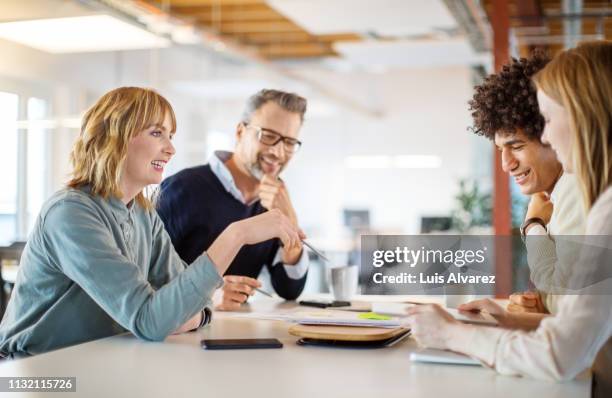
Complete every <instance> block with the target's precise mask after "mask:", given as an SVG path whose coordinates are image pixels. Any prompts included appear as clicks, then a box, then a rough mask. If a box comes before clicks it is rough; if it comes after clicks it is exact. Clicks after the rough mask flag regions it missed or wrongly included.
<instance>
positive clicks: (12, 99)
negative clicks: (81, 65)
mask: <svg viewBox="0 0 612 398" xmlns="http://www.w3.org/2000/svg"><path fill="white" fill-rule="evenodd" d="M18 116H19V97H18V96H17V94H13V93H6V92H1V91H0V139H1V140H2V148H3V149H4V150H3V151H2V152H3V153H2V156H0V170H1V172H0V187H2V188H1V189H0V244H6V243H10V242H11V241H13V240H14V239H15V236H16V233H17V149H18V148H17V118H18Z"/></svg>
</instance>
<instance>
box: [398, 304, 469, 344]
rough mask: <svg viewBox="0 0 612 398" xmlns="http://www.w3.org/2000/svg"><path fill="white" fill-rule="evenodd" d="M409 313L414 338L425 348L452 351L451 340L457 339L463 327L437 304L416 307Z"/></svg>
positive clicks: (409, 310)
mask: <svg viewBox="0 0 612 398" xmlns="http://www.w3.org/2000/svg"><path fill="white" fill-rule="evenodd" d="M407 312H408V324H409V325H410V329H411V333H412V336H414V338H415V339H416V341H417V342H418V343H419V344H420V345H422V346H425V347H431V348H439V349H442V350H446V349H450V345H449V343H450V341H451V339H453V338H454V337H456V335H457V333H459V332H460V331H459V329H460V328H461V326H462V324H461V322H459V321H457V320H456V319H455V318H453V317H452V315H450V314H449V313H448V312H446V311H444V310H443V309H442V307H440V306H439V305H437V304H423V305H415V306H412V307H409V308H408V310H407Z"/></svg>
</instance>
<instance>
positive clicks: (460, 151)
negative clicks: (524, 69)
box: [0, 40, 489, 246]
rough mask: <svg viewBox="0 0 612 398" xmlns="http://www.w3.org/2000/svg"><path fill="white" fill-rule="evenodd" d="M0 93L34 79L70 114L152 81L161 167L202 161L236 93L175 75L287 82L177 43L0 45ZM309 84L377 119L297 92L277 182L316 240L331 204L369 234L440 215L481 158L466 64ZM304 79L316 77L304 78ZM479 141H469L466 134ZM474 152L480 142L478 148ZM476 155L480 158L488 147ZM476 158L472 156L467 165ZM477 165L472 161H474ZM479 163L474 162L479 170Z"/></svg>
mask: <svg viewBox="0 0 612 398" xmlns="http://www.w3.org/2000/svg"><path fill="white" fill-rule="evenodd" d="M0 58H1V59H2V60H3V61H2V62H0V90H1V89H2V87H7V86H9V85H11V84H12V85H17V86H20V85H21V86H28V85H29V86H36V87H42V88H44V90H43V91H46V92H49V93H51V96H52V99H53V112H54V114H55V115H59V116H64V115H75V114H78V113H80V112H82V111H83V110H85V109H86V107H88V106H90V105H91V104H92V103H93V102H94V101H95V100H96V99H97V98H98V97H99V95H101V94H102V93H104V92H105V91H107V90H109V89H111V88H114V87H117V86H120V85H140V86H152V87H154V88H157V89H158V90H159V91H160V92H161V93H162V94H164V95H165V96H167V97H168V99H169V100H170V102H171V103H172V104H173V106H174V108H175V111H176V114H177V119H178V131H177V136H176V146H177V151H178V153H177V156H176V158H175V159H174V160H173V162H172V163H171V166H170V167H169V169H168V173H170V174H171V173H174V172H176V171H177V170H180V169H182V168H184V167H188V166H191V165H194V164H198V163H202V162H204V161H205V153H206V150H207V146H206V145H207V143H206V134H207V132H208V131H212V130H215V131H223V132H226V133H227V134H228V135H233V132H234V129H235V126H236V124H237V122H238V121H239V117H240V114H241V112H242V107H243V104H244V100H245V99H246V95H242V96H241V95H236V96H235V97H234V98H231V97H230V98H225V99H223V100H215V99H210V98H203V97H198V96H197V95H190V94H186V93H185V92H182V91H180V90H176V89H174V88H173V87H174V86H173V82H174V81H175V80H181V81H185V80H194V81H197V80H198V79H200V80H201V79H214V78H219V77H223V76H228V75H229V76H253V75H254V74H255V75H258V76H259V77H260V78H261V77H262V76H263V77H264V78H265V79H266V81H270V82H272V83H271V84H274V85H275V88H281V89H282V88H284V87H288V88H289V89H291V88H293V87H295V85H292V84H291V82H287V80H286V79H282V78H279V77H278V76H277V74H276V73H275V72H270V73H268V74H266V72H265V71H263V72H262V71H261V68H259V69H258V70H257V71H256V72H253V69H252V67H250V66H241V65H228V64H226V63H224V62H223V61H222V60H221V61H220V60H219V59H215V57H214V55H212V54H210V53H207V52H203V51H202V50H193V49H189V48H172V49H164V50H152V51H131V52H123V53H99V54H80V55H62V56H57V55H50V54H46V53H43V52H40V51H37V50H32V49H29V48H26V47H23V46H19V45H16V44H13V43H10V42H6V41H1V40H0ZM319 77H320V78H321V84H322V85H324V86H328V87H330V89H332V90H336V91H337V92H339V93H341V94H342V95H343V96H344V97H346V98H352V99H355V100H357V101H359V102H360V103H362V104H365V105H366V106H370V107H372V108H375V109H380V110H382V111H383V116H382V117H374V116H371V115H367V114H363V113H361V112H359V111H357V110H355V109H353V108H350V107H348V106H347V105H346V103H343V102H342V101H341V102H339V103H333V101H332V100H330V99H329V98H326V97H325V96H324V95H322V94H320V93H317V90H316V89H312V90H306V92H305V95H307V96H308V97H309V101H310V108H311V109H312V112H311V113H308V114H307V115H306V122H305V125H304V128H303V131H302V137H301V138H302V141H303V142H304V146H303V150H302V151H301V152H300V153H298V154H297V155H296V156H295V158H294V160H293V162H292V164H291V166H290V167H289V169H288V170H287V172H286V175H285V176H284V178H285V179H286V181H287V182H288V184H289V186H290V192H291V195H292V198H293V201H294V204H295V207H296V209H297V212H298V214H299V217H300V219H301V221H302V224H303V226H304V228H305V230H306V231H307V233H309V234H310V235H311V236H314V237H319V238H321V241H322V242H323V246H325V245H328V244H329V246H334V242H335V241H336V239H337V238H338V237H341V236H342V234H343V231H342V228H341V223H342V218H341V217H342V214H341V209H343V208H347V207H348V208H368V209H370V210H371V217H372V224H373V226H374V227H375V228H377V229H379V230H388V231H398V232H403V233H416V232H418V230H419V227H420V224H419V221H420V217H421V216H423V215H449V214H450V212H451V209H452V207H453V196H454V194H455V193H456V189H457V180H458V179H459V178H460V177H467V176H470V175H473V174H474V172H475V164H479V161H481V160H482V159H483V156H484V155H485V154H482V153H479V152H480V149H477V148H478V147H477V146H475V145H474V139H475V137H473V134H472V133H470V132H468V131H467V126H469V125H470V115H469V113H468V110H467V101H468V100H469V98H470V97H471V95H472V87H471V86H472V85H471V76H470V70H469V68H468V67H467V66H466V67H446V68H437V69H431V70H428V69H411V70H403V71H402V70H395V71H389V72H386V73H384V74H366V73H363V72H362V73H357V72H353V73H344V74H341V73H325V74H320V76H319ZM309 78H310V79H313V78H316V75H314V74H313V73H311V74H310V75H309ZM52 134H53V135H54V138H53V141H54V146H53V159H54V160H53V178H52V181H53V188H54V189H57V188H58V187H59V186H61V183H62V182H63V181H64V180H65V179H66V176H67V172H68V166H67V157H68V153H69V150H70V147H71V144H72V140H73V139H74V137H75V135H76V130H74V129H73V130H69V129H63V130H59V131H55V132H53V133H52ZM476 140H477V141H478V142H479V144H478V145H481V146H482V145H483V144H482V139H481V138H476ZM480 148H482V147H480ZM475 152H476V153H475ZM381 154H382V155H404V154H425V155H438V156H440V157H441V158H442V167H441V168H440V169H433V170H407V169H404V170H398V169H387V170H350V169H347V168H345V166H344V158H345V157H346V156H348V155H381ZM486 156H489V155H488V153H487V154H486ZM475 159H476V162H475ZM480 164H482V162H480ZM488 164H489V163H487V166H486V168H488Z"/></svg>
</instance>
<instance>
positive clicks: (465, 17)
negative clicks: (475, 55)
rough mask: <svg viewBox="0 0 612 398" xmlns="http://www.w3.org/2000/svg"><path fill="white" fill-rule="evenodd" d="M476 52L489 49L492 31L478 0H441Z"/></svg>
mask: <svg viewBox="0 0 612 398" xmlns="http://www.w3.org/2000/svg"><path fill="white" fill-rule="evenodd" d="M443 2H444V4H446V7H447V8H448V10H449V11H450V13H451V14H452V15H453V17H454V18H455V20H456V21H457V24H458V25H459V27H460V28H461V30H462V31H463V32H464V33H465V34H466V36H467V38H468V40H469V42H470V44H471V45H472V47H473V48H474V50H475V51H476V52H485V51H489V50H490V49H491V42H492V38H491V36H492V33H491V27H490V25H489V23H488V22H487V18H486V13H485V11H484V9H483V8H482V6H481V4H480V1H478V0H443Z"/></svg>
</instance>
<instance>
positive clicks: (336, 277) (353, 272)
mask: <svg viewBox="0 0 612 398" xmlns="http://www.w3.org/2000/svg"><path fill="white" fill-rule="evenodd" d="M330 272H331V291H332V293H333V295H334V300H336V301H351V298H352V297H353V296H354V295H355V293H356V292H357V282H358V280H359V267H358V266H356V265H349V266H346V267H335V268H332V269H331V270H330Z"/></svg>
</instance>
